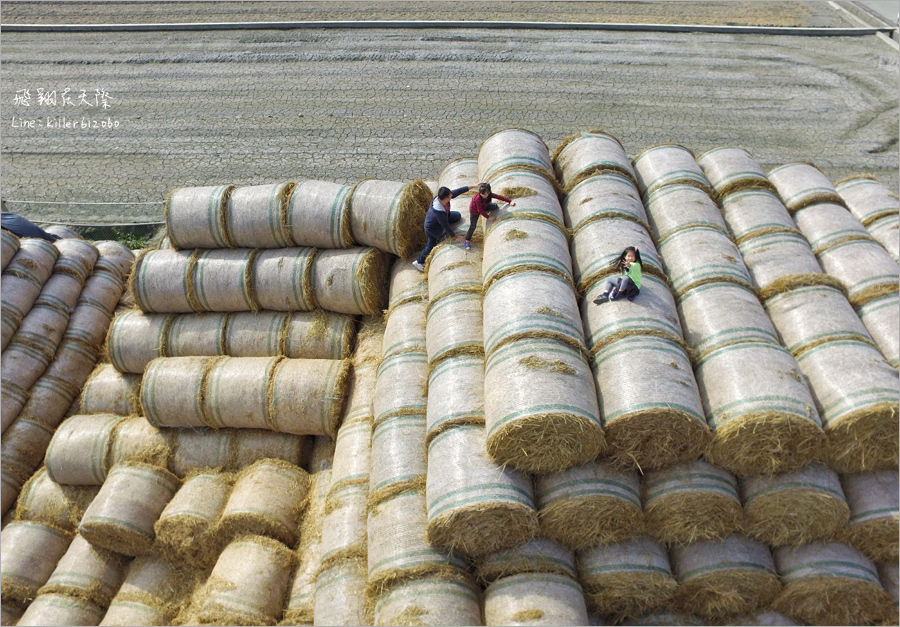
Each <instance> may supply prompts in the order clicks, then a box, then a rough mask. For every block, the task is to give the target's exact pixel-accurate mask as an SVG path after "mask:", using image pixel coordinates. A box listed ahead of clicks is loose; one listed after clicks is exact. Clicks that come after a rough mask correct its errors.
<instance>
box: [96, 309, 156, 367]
mask: <svg viewBox="0 0 900 627" xmlns="http://www.w3.org/2000/svg"><path fill="white" fill-rule="evenodd" d="M168 325H169V316H168V315H165V314H144V313H142V312H140V311H138V310H130V311H123V312H122V313H120V314H117V315H116V317H115V318H113V321H112V324H110V327H109V332H108V334H107V337H106V352H107V354H108V355H109V360H110V362H111V363H112V365H113V366H115V368H116V370H118V371H119V372H127V373H134V374H143V372H144V369H145V368H146V367H147V364H148V363H150V362H151V361H152V360H154V359H156V358H157V357H160V356H162V349H161V347H162V346H164V341H165V337H166V331H167V330H168Z"/></svg>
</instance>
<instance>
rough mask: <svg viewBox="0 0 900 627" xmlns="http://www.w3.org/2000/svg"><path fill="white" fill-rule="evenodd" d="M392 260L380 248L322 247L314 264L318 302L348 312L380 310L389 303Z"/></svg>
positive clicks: (361, 313) (316, 301)
mask: <svg viewBox="0 0 900 627" xmlns="http://www.w3.org/2000/svg"><path fill="white" fill-rule="evenodd" d="M388 263H389V260H388V256H387V255H386V254H385V253H383V252H381V251H380V250H378V249H377V248H360V247H357V248H347V249H344V250H322V251H319V253H318V254H317V255H316V258H315V260H314V261H313V266H312V289H313V297H314V300H315V303H316V305H317V306H318V307H321V308H322V309H327V310H329V311H336V312H338V313H345V314H353V315H365V314H378V313H380V312H381V310H382V309H384V308H385V306H386V304H387V292H388V290H387V278H388V271H389V269H388Z"/></svg>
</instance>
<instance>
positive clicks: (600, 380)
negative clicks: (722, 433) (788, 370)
mask: <svg viewBox="0 0 900 627" xmlns="http://www.w3.org/2000/svg"><path fill="white" fill-rule="evenodd" d="M635 300H637V299H635ZM610 304H611V303H607V304H605V305H603V307H608V306H610ZM636 363H639V364H641V375H640V376H628V377H623V376H622V373H623V372H631V371H632V370H633V367H634V364H636ZM591 367H592V370H593V373H594V381H595V383H596V386H597V396H598V398H599V401H600V410H601V411H600V415H601V416H602V417H603V428H604V432H605V435H606V441H607V444H608V445H609V461H610V462H611V463H612V464H614V465H615V466H617V467H619V468H622V469H631V468H635V467H638V468H640V469H641V470H642V471H644V470H654V469H658V468H664V467H666V466H670V465H672V464H676V463H679V462H685V461H689V460H692V459H696V458H697V457H698V456H699V455H700V454H701V453H702V452H703V450H704V449H705V448H706V445H707V442H708V441H709V438H710V434H709V427H708V426H707V425H706V419H705V414H704V411H703V407H702V405H701V402H700V393H699V391H698V390H697V382H696V381H695V379H694V373H693V370H692V369H691V363H690V360H689V359H688V357H687V354H686V353H685V352H684V348H682V346H681V345H680V344H678V343H675V342H673V341H671V340H669V339H667V338H665V337H654V336H652V335H633V336H627V337H623V338H622V339H619V340H617V341H615V342H613V343H611V344H607V345H605V346H603V348H601V349H600V350H599V351H597V353H596V354H595V355H594V357H593V359H592V361H591Z"/></svg>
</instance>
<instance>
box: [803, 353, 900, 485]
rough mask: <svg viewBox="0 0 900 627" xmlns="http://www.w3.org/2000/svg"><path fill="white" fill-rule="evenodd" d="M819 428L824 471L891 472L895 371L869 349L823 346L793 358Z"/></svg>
mask: <svg viewBox="0 0 900 627" xmlns="http://www.w3.org/2000/svg"><path fill="white" fill-rule="evenodd" d="M797 363H799V364H800V369H801V370H802V371H803V374H804V375H805V376H806V378H807V380H808V381H809V387H810V390H811V391H812V393H813V397H814V398H815V400H816V407H817V409H818V410H819V415H820V416H821V418H822V424H823V426H824V428H825V435H826V438H827V447H828V451H827V453H826V459H827V460H828V465H829V466H831V467H832V468H834V469H835V470H837V471H838V472H863V471H866V470H875V469H878V468H894V467H896V466H897V454H898V440H897V414H898V392H897V390H898V383H897V371H896V370H894V369H893V368H891V366H889V365H888V364H887V363H886V362H885V361H884V359H883V358H882V356H881V354H880V353H879V352H878V351H877V350H876V349H875V348H873V347H872V346H870V345H869V344H864V343H862V342H854V341H852V340H837V341H834V342H827V343H825V344H821V345H819V346H816V347H815V348H812V349H810V350H808V351H806V352H805V353H803V354H802V355H800V356H799V357H798V358H797Z"/></svg>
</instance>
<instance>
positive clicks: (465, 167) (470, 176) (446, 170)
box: [435, 157, 479, 194]
mask: <svg viewBox="0 0 900 627" xmlns="http://www.w3.org/2000/svg"><path fill="white" fill-rule="evenodd" d="M478 182H479V179H478V159H477V158H476V157H460V158H459V159H454V160H453V161H451V162H450V163H448V164H447V165H445V166H444V167H443V169H442V170H441V173H440V174H439V175H438V180H437V184H438V186H440V187H449V188H450V189H456V188H458V187H462V186H463V185H475V184H477V183H478ZM435 194H437V192H436V191H435Z"/></svg>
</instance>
